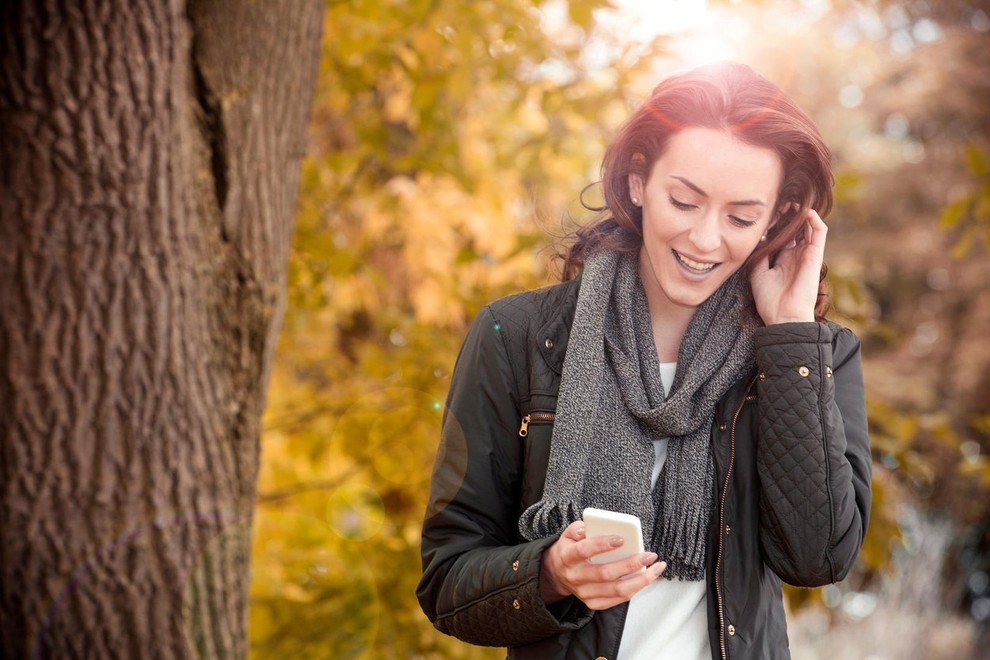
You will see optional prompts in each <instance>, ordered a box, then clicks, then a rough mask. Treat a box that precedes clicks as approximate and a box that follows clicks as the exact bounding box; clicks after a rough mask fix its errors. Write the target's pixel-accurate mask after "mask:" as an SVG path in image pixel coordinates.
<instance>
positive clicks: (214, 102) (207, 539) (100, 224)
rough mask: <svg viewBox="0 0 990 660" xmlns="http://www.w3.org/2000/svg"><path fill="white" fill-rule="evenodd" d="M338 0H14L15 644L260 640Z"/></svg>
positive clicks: (6, 72)
mask: <svg viewBox="0 0 990 660" xmlns="http://www.w3.org/2000/svg"><path fill="white" fill-rule="evenodd" d="M322 12H323V6H322V2H321V1H320V0H265V2H260V1H258V0H190V1H189V2H188V3H187V2H184V1H183V0H172V1H168V0H140V1H134V0H62V1H55V0H53V1H52V2H35V1H34V0H21V1H18V0H2V2H0V442H2V447H0V452H2V453H0V629H2V633H0V635H2V637H0V643H2V646H0V655H2V656H3V657H9V658H17V657H31V658H35V657H59V658H74V657H87V658H92V657H135V658H136V657H165V658H173V657H179V658H184V657H191V656H192V657H207V658H217V657H243V656H245V655H246V654H247V636H246V619H247V616H246V613H247V594H248V586H249V570H248V568H249V567H248V564H249V540H250V529H251V520H252V508H253V503H254V498H255V494H256V481H257V472H258V456H259V436H260V418H261V413H262V410H263V408H264V399H265V396H264V393H265V389H266V385H267V380H268V374H269V369H270V365H271V362H272V357H273V353H274V349H275V340H276V337H277V334H278V330H279V324H280V322H281V318H282V312H283V307H284V301H285V297H284V281H285V266H286V259H287V255H288V249H289V242H290V236H291V231H292V219H293V214H294V211H295V204H296V198H297V191H298V182H299V161H300V159H301V157H302V155H303V153H304V149H305V136H306V124H307V120H308V117H309V111H310V104H311V101H312V93H313V88H314V83H315V75H316V71H317V65H318V61H319V42H320V35H321V31H322Z"/></svg>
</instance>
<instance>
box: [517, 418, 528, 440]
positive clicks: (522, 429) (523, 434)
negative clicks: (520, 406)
mask: <svg viewBox="0 0 990 660" xmlns="http://www.w3.org/2000/svg"><path fill="white" fill-rule="evenodd" d="M529 419H530V417H529V415H523V418H522V424H521V425H520V426H519V437H520V438H525V437H526V436H527V435H529Z"/></svg>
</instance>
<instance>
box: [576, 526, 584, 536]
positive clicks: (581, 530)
mask: <svg viewBox="0 0 990 660" xmlns="http://www.w3.org/2000/svg"><path fill="white" fill-rule="evenodd" d="M577 534H578V536H584V527H583V526H582V527H578V528H577Z"/></svg>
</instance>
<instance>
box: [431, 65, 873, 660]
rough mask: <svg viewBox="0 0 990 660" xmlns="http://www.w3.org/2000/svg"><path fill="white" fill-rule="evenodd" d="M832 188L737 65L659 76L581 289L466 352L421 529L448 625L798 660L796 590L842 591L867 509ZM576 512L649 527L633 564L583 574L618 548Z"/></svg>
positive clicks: (535, 641)
mask: <svg viewBox="0 0 990 660" xmlns="http://www.w3.org/2000/svg"><path fill="white" fill-rule="evenodd" d="M831 183H832V175H831V169H830V164H829V154H828V149H827V148H826V146H825V144H824V142H823V141H822V138H821V136H820V135H819V133H818V130H817V129H816V128H815V126H814V124H813V123H812V122H811V120H810V119H809V118H808V117H807V115H805V114H804V112H802V111H801V110H800V109H799V108H798V107H797V106H796V105H795V104H794V103H793V102H792V101H791V100H790V99H789V98H788V97H787V96H786V95H785V94H784V92H783V91H782V90H781V89H780V88H779V87H777V86H776V85H774V84H773V83H771V82H770V81H769V80H767V79H766V78H764V77H763V76H760V75H759V74H757V73H756V72H755V71H753V70H752V69H750V68H749V67H747V66H745V65H741V64H734V63H720V64H715V65H709V66H705V67H700V68H697V69H694V70H692V71H688V72H687V73H683V74H679V75H676V76H672V77H670V78H668V79H666V80H664V81H663V82H661V83H660V84H659V85H658V86H657V88H656V89H655V90H654V91H653V94H652V95H651V96H650V98H649V99H647V101H646V102H645V103H644V104H643V105H642V107H640V108H639V109H638V110H637V111H636V112H635V113H634V114H633V115H632V117H631V118H630V119H629V120H628V121H627V122H626V124H625V125H624V126H623V127H622V128H621V129H620V130H619V132H618V134H617V135H616V137H615V138H614V140H613V141H612V143H611V145H610V146H609V147H608V149H607V151H606V154H605V158H604V161H603V164H602V188H603V193H604V198H605V205H604V206H603V207H602V208H599V209H595V210H598V211H600V215H599V217H598V218H597V220H596V221H594V222H592V223H591V224H590V225H588V226H586V227H584V228H582V229H580V230H579V231H578V232H577V234H576V236H575V237H574V239H575V240H574V242H573V244H572V245H571V246H570V247H569V248H568V251H567V254H566V263H565V267H564V276H565V278H566V279H567V280H568V281H565V282H563V283H561V284H558V285H556V286H553V287H549V288H545V289H540V290H536V291H527V292H523V293H518V294H515V295H512V296H509V297H507V298H503V299H501V300H498V301H495V302H493V303H491V304H490V305H488V306H487V307H485V308H484V309H482V310H481V312H480V313H479V315H478V317H477V320H476V321H475V323H474V325H473V326H472V328H471V330H470V331H469V333H468V336H467V338H466V339H465V341H464V347H463V348H462V350H461V354H460V357H459V358H458V362H457V366H456V368H455V371H454V376H453V378H452V380H451V389H450V394H449V396H448V399H447V407H446V411H445V415H444V421H443V425H442V428H443V430H442V437H443V440H442V447H443V449H442V450H441V452H440V453H439V455H438V458H437V463H436V468H435V470H434V472H433V481H432V485H431V492H430V505H429V509H428V511H427V516H426V519H425V522H424V525H423V540H422V552H423V567H424V571H423V577H422V580H421V581H420V586H419V590H418V592H417V594H418V596H419V599H420V603H421V605H422V607H423V609H424V611H425V612H426V614H427V616H428V617H429V618H430V620H431V621H432V622H433V623H434V625H435V626H436V627H437V628H438V629H440V630H441V631H443V632H446V633H449V634H451V635H454V636H456V637H459V638H461V639H463V640H465V641H468V642H472V643H475V644H484V645H499V646H501V645H504V646H508V647H509V657H510V658H516V659H522V658H534V659H535V658H540V659H541V660H545V659H547V658H554V659H559V660H571V659H576V658H589V657H606V658H618V660H647V659H653V658H684V659H687V660H707V659H709V658H713V657H717V658H723V659H727V658H729V657H732V658H738V659H748V658H753V659H755V658H760V659H764V658H769V659H771V660H781V659H784V658H788V657H789V651H788V642H787V631H786V621H785V617H784V608H783V601H782V596H781V585H782V582H784V581H786V582H788V583H790V584H794V585H798V586H817V585H822V584H828V583H832V582H835V581H838V580H841V579H842V578H843V577H844V576H845V575H846V573H847V572H848V571H849V570H850V568H851V567H852V565H853V564H854V563H855V560H856V557H857V554H858V552H859V548H860V545H861V543H862V541H863V537H864V534H865V530H866V522H867V517H868V513H869V509H870V466H871V462H870V448H869V440H868V437H867V431H866V413H865V402H864V396H863V383H862V370H861V366H860V359H859V343H858V340H857V339H856V337H855V336H854V335H853V334H852V333H851V332H850V331H849V330H847V329H844V328H841V327H840V326H838V325H835V324H832V323H827V322H825V320H824V319H823V318H821V315H820V314H821V313H822V312H823V311H824V306H823V305H822V301H823V298H822V297H821V296H820V294H821V282H820V279H821V273H822V272H823V257H824V250H825V236H826V233H827V228H826V226H825V223H824V222H823V221H822V219H821V217H820V216H819V211H820V212H821V213H822V215H826V214H827V212H828V210H829V208H830V206H831V202H832V192H831ZM579 274H580V276H579V277H578V275H579ZM537 415H539V419H540V420H541V423H540V424H539V425H536V424H534V423H533V420H534V419H536V418H537V417H536V416H537ZM523 431H525V433H523ZM465 466H466V467H465ZM586 507H595V508H598V509H605V510H610V511H616V512H619V513H624V514H629V515H634V516H637V517H638V518H639V520H640V522H641V526H642V530H643V538H644V541H645V548H646V549H645V551H643V552H635V553H633V554H632V555H631V556H628V557H627V558H624V559H618V560H615V561H611V562H606V563H594V562H591V561H590V559H591V558H592V557H595V556H596V555H599V554H603V553H605V552H609V551H611V550H614V549H615V548H616V547H618V546H619V545H621V543H622V540H621V537H619V538H618V539H616V538H614V537H608V536H594V537H591V536H588V535H587V534H586V532H585V528H584V524H583V522H582V520H581V511H583V510H584V509H585V508H586ZM644 568H645V569H646V570H643V569H644ZM661 578H664V579H661ZM675 578H676V579H675ZM658 612H659V613H662V616H658V615H657V613H658Z"/></svg>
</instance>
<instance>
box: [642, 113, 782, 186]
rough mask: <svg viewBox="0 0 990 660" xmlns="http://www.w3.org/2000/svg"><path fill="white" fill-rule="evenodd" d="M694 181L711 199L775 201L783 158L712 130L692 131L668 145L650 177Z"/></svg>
mask: <svg viewBox="0 0 990 660" xmlns="http://www.w3.org/2000/svg"><path fill="white" fill-rule="evenodd" d="M673 176H678V177H683V178H685V179H688V180H690V181H691V182H692V183H694V184H695V185H696V186H698V187H699V188H701V189H702V190H704V191H705V193H706V194H707V195H709V196H710V197H719V198H724V199H726V200H736V199H759V200H760V201H763V202H765V203H767V204H770V203H772V202H773V201H774V199H775V198H776V195H777V189H778V188H779V187H780V182H781V176H782V167H781V163H780V158H779V157H778V156H777V154H776V153H774V152H773V151H772V150H770V149H767V148H765V147H754V146H753V145H750V144H747V143H745V142H743V141H741V140H739V139H738V138H736V137H734V136H733V135H732V134H731V133H729V132H727V131H722V130H715V129H710V128H688V129H685V130H683V131H680V132H679V133H677V134H675V135H674V136H672V137H671V138H670V140H669V141H668V143H667V148H666V149H665V151H664V153H663V154H662V155H661V156H660V158H659V159H658V160H657V162H656V163H654V165H653V169H652V171H651V174H650V178H651V179H658V178H659V179H661V180H663V181H664V182H668V183H671V182H675V181H676V180H674V179H671V178H670V177H673Z"/></svg>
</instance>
